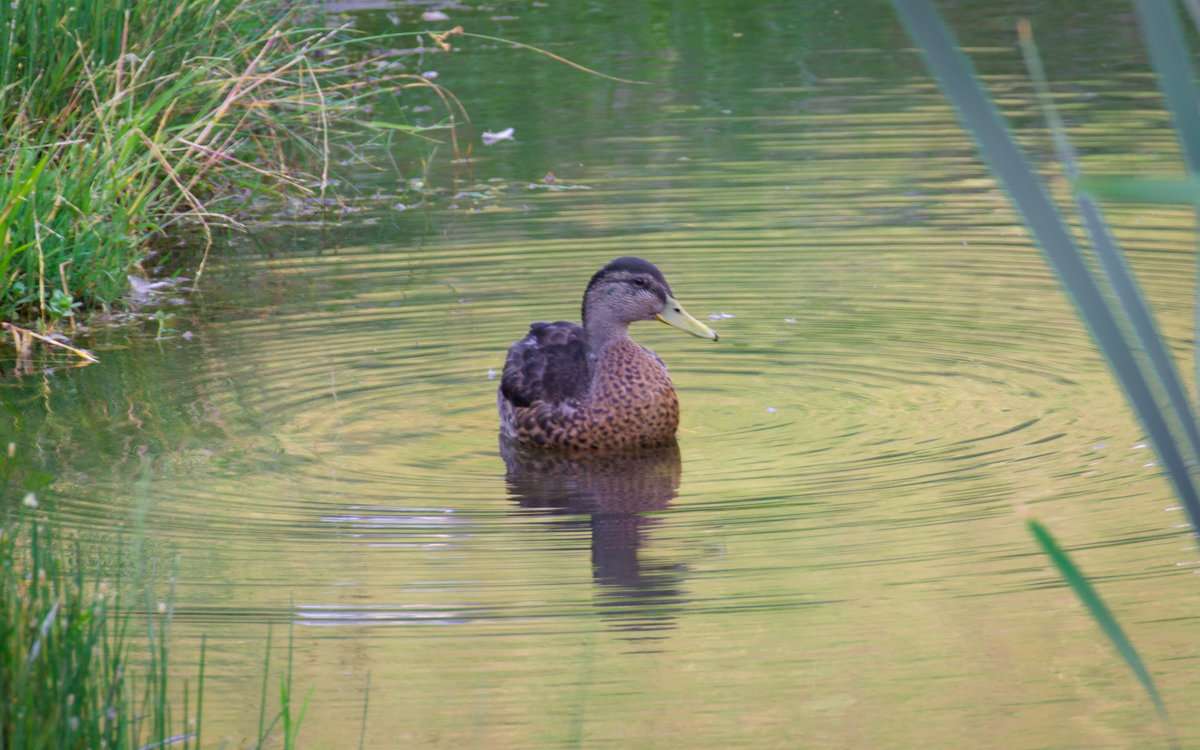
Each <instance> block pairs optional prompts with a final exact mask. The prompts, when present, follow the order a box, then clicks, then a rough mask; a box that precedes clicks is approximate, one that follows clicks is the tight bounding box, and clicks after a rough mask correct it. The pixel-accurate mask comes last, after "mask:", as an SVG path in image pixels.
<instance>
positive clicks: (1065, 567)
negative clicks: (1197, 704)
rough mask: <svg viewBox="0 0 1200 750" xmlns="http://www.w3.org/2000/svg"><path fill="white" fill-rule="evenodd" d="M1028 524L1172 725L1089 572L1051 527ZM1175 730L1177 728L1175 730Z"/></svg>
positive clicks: (1030, 521)
mask: <svg viewBox="0 0 1200 750" xmlns="http://www.w3.org/2000/svg"><path fill="white" fill-rule="evenodd" d="M1025 525H1026V527H1027V528H1028V529H1029V533H1030V534H1033V538H1034V539H1035V540H1037V543H1038V546H1039V547H1041V548H1042V552H1044V553H1046V556H1047V557H1049V558H1050V562H1052V563H1054V567H1055V568H1057V569H1058V572H1059V575H1061V576H1062V577H1063V580H1065V581H1066V582H1067V583H1068V584H1069V585H1070V586H1071V590H1072V591H1074V592H1075V596H1077V597H1079V601H1081V602H1082V603H1083V606H1085V607H1087V610H1088V614H1090V615H1091V616H1092V620H1093V621H1094V622H1095V623H1096V624H1097V625H1098V626H1100V629H1101V630H1103V631H1104V634H1105V635H1106V636H1108V640H1109V642H1111V643H1112V645H1113V648H1115V649H1116V650H1117V653H1119V654H1120V655H1121V658H1123V659H1124V660H1125V663H1126V664H1127V665H1128V666H1129V668H1130V669H1131V670H1132V671H1133V673H1134V674H1135V675H1137V678H1138V682H1140V683H1142V689H1143V690H1145V691H1146V695H1147V696H1149V698H1150V702H1151V703H1153V704H1154V710H1155V711H1157V712H1158V717H1159V718H1160V719H1161V720H1162V722H1163V724H1165V725H1166V726H1167V727H1168V728H1170V727H1171V717H1170V716H1169V715H1168V714H1167V707H1166V705H1165V704H1164V703H1163V701H1162V697H1161V696H1160V695H1159V693H1158V688H1157V687H1156V686H1155V684H1154V678H1153V677H1152V676H1151V675H1150V672H1149V671H1148V670H1147V669H1146V665H1145V664H1144V663H1143V662H1142V658H1141V657H1140V656H1138V652H1137V649H1135V648H1134V647H1133V643H1132V642H1130V640H1129V638H1128V637H1127V636H1126V635H1125V631H1124V630H1122V629H1121V625H1120V623H1118V622H1117V620H1116V618H1115V617H1113V615H1112V612H1111V611H1110V610H1109V609H1108V607H1107V606H1106V605H1105V604H1104V601H1103V600H1102V599H1101V598H1100V595H1099V594H1098V593H1097V592H1096V589H1094V588H1092V584H1091V583H1089V582H1088V579H1087V576H1085V575H1084V574H1083V571H1081V570H1080V569H1079V568H1078V567H1077V566H1076V565H1075V563H1074V562H1072V560H1071V558H1070V556H1068V555H1067V553H1066V550H1064V549H1063V548H1062V547H1060V546H1059V545H1058V541H1057V540H1055V538H1054V535H1053V534H1051V533H1050V530H1049V529H1047V528H1046V527H1045V526H1043V525H1042V523H1041V522H1040V521H1038V520H1037V519H1035V518H1028V519H1026V520H1025ZM1172 734H1173V731H1172Z"/></svg>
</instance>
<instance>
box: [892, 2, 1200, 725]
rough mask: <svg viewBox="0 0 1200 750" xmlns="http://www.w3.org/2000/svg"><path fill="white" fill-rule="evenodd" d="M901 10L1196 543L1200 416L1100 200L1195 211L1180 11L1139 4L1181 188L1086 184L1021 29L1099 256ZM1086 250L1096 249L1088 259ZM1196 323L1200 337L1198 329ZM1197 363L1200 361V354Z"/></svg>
mask: <svg viewBox="0 0 1200 750" xmlns="http://www.w3.org/2000/svg"><path fill="white" fill-rule="evenodd" d="M893 3H894V5H895V6H896V8H897V10H898V11H899V14H900V17H901V20H902V21H903V22H904V25H905V27H906V29H907V30H908V32H909V35H910V36H911V37H912V38H913V40H914V41H915V42H916V43H917V46H918V47H919V48H920V50H921V52H922V53H923V55H924V57H925V62H926V65H927V66H928V67H929V70H930V72H931V73H932V74H933V75H934V77H935V78H936V79H937V81H938V83H939V85H940V86H941V88H942V91H943V93H945V95H946V97H947V99H949V100H950V101H951V102H952V103H953V104H954V106H955V107H956V108H957V110H958V114H959V117H960V119H961V121H962V124H963V127H964V129H965V130H966V131H967V132H968V133H970V134H971V136H972V137H973V138H974V139H975V143H976V145H977V147H978V149H979V153H980V155H981V156H982V157H983V159H984V161H985V162H986V163H987V165H988V167H989V168H990V170H991V172H992V174H993V175H995V177H996V178H997V180H998V181H999V183H1000V184H1001V186H1002V187H1003V188H1004V189H1005V191H1006V192H1007V193H1008V195H1009V197H1010V199H1011V200H1012V202H1013V205H1014V206H1015V207H1016V209H1017V210H1018V212H1019V213H1020V215H1021V217H1022V218H1023V219H1024V221H1025V223H1026V225H1027V226H1028V227H1029V228H1030V230H1031V232H1032V234H1033V236H1034V237H1035V238H1036V240H1037V242H1038V245H1039V247H1040V248H1041V250H1042V253H1043V255H1044V256H1045V258H1046V261H1047V262H1048V264H1049V265H1050V267H1051V268H1052V269H1053V270H1054V272H1055V274H1056V275H1057V276H1058V279H1059V281H1060V282H1061V284H1062V286H1063V288H1064V289H1065V290H1066V291H1067V293H1068V295H1069V296H1070V298H1071V300H1072V302H1074V304H1075V306H1076V309H1077V311H1078V313H1079V316H1080V318H1081V319H1082V320H1083V321H1084V322H1085V323H1086V324H1087V326H1088V328H1089V330H1090V331H1091V333H1092V336H1093V338H1094V339H1095V341H1096V344H1097V346H1098V348H1099V349H1100V351H1101V352H1102V353H1103V354H1104V356H1105V358H1106V359H1107V360H1108V363H1109V366H1110V367H1111V369H1112V371H1113V374H1114V375H1115V377H1116V380H1117V382H1118V383H1119V384H1120V385H1121V387H1122V388H1123V390H1124V391H1125V395H1126V397H1127V399H1128V401H1129V403H1130V405H1131V406H1132V407H1133V411H1134V413H1135V414H1136V415H1137V417H1138V419H1139V420H1140V421H1141V423H1142V426H1143V427H1144V429H1145V430H1146V434H1147V435H1148V437H1149V438H1150V441H1151V442H1152V443H1153V445H1154V448H1155V450H1156V452H1157V453H1158V455H1159V458H1160V459H1161V460H1162V465H1163V470H1164V474H1165V476H1166V478H1167V480H1168V481H1169V482H1170V483H1171V485H1172V487H1173V488H1174V490H1175V493H1176V495H1177V497H1178V498H1179V500H1180V501H1181V503H1182V505H1183V508H1184V509H1185V511H1186V512H1187V514H1188V517H1189V519H1190V520H1191V523H1192V527H1193V531H1194V532H1195V533H1196V534H1198V535H1200V493H1198V491H1197V485H1196V480H1195V475H1194V472H1195V471H1196V469H1197V467H1198V466H1200V429H1198V427H1197V422H1196V417H1195V409H1194V408H1193V406H1192V403H1191V401H1190V399H1189V397H1188V395H1187V392H1186V389H1185V388H1184V386H1183V379H1182V378H1181V377H1180V376H1179V373H1178V371H1177V368H1176V366H1175V364H1174V362H1173V361H1172V359H1171V357H1170V354H1169V352H1168V350H1167V347H1166V345H1165V343H1164V342H1163V340H1162V336H1161V334H1160V333H1159V330H1158V326H1157V325H1156V323H1155V322H1154V317H1153V315H1152V313H1151V310H1150V308H1149V306H1148V304H1147V303H1146V301H1145V298H1144V297H1143V295H1142V293H1141V291H1140V289H1139V287H1138V284H1137V282H1136V280H1135V278H1134V276H1133V273H1132V272H1131V270H1130V269H1129V267H1128V265H1127V263H1126V262H1125V259H1124V256H1123V254H1122V253H1121V251H1120V248H1119V247H1118V246H1117V242H1116V240H1115V238H1114V236H1113V233H1112V231H1111V230H1110V228H1109V226H1108V224H1107V223H1106V221H1105V219H1104V216H1103V213H1102V212H1101V210H1100V207H1099V205H1098V204H1097V202H1096V200H1095V197H1096V195H1097V194H1098V195H1103V196H1104V197H1107V198H1110V199H1112V198H1117V199H1127V200H1138V201H1145V200H1160V201H1163V202H1169V203H1187V202H1189V201H1195V196H1196V192H1195V185H1196V181H1197V177H1196V175H1197V173H1198V172H1200V92H1198V90H1197V87H1196V85H1195V83H1194V78H1193V77H1194V71H1193V69H1192V66H1191V62H1190V59H1189V57H1188V54H1187V49H1186V44H1185V41H1184V37H1183V33H1182V22H1181V20H1180V18H1179V15H1178V13H1177V11H1176V8H1175V6H1174V4H1173V3H1169V2H1160V0H1135V1H1134V3H1133V4H1134V7H1135V8H1136V10H1137V13H1138V18H1139V22H1140V24H1141V28H1142V32H1143V35H1144V36H1145V38H1146V46H1147V48H1148V50H1149V53H1150V54H1149V56H1150V59H1151V61H1152V62H1153V64H1154V66H1155V69H1156V71H1157V72H1158V74H1159V83H1160V86H1161V88H1162V90H1163V94H1164V98H1165V100H1166V103H1167V107H1168V109H1169V110H1170V112H1171V116H1172V120H1173V122H1174V124H1175V127H1176V132H1177V133H1178V134H1179V137H1180V141H1181V144H1182V146H1183V152H1184V156H1185V159H1186V160H1187V163H1188V167H1189V173H1190V174H1189V176H1188V178H1187V179H1182V180H1181V179H1178V178H1172V179H1170V180H1162V179H1161V178H1151V179H1150V180H1146V179H1144V178H1143V179H1139V180H1137V181H1116V180H1111V179H1109V180H1101V181H1098V182H1097V181H1089V180H1087V179H1086V178H1085V177H1084V176H1083V175H1082V170H1081V169H1080V166H1079V164H1078V159H1077V157H1076V155H1075V152H1074V149H1073V148H1072V147H1071V145H1070V142H1069V139H1068V137H1067V133H1066V128H1065V126H1064V125H1063V123H1062V121H1061V119H1060V118H1059V116H1058V114H1057V111H1056V109H1055V107H1054V105H1053V99H1052V96H1051V94H1050V91H1049V85H1048V83H1047V82H1046V76H1045V73H1044V71H1043V70H1042V63H1041V60H1040V56H1039V55H1038V52H1037V48H1036V46H1035V45H1034V43H1033V35H1032V31H1031V29H1030V27H1029V25H1028V24H1027V23H1022V25H1021V34H1020V36H1021V46H1022V48H1023V52H1024V54H1025V57H1026V61H1027V64H1028V66H1029V69H1030V76H1031V79H1032V81H1033V83H1034V86H1035V89H1036V91H1037V95H1038V99H1039V102H1040V103H1041V106H1042V109H1043V111H1044V113H1045V115H1046V118H1047V121H1048V123H1049V125H1050V133H1051V136H1052V138H1053V140H1054V145H1055V150H1056V153H1057V155H1058V158H1059V161H1060V162H1061V163H1062V166H1063V170H1064V172H1065V173H1066V176H1067V178H1068V179H1069V180H1070V181H1071V182H1072V184H1073V185H1074V187H1075V207H1074V208H1075V212H1076V215H1077V217H1078V220H1079V223H1080V224H1081V225H1082V226H1083V227H1084V229H1085V230H1086V235H1087V239H1088V243H1089V245H1090V248H1085V246H1083V245H1081V244H1080V243H1079V242H1077V241H1076V239H1075V236H1074V235H1073V233H1072V232H1071V230H1070V228H1069V226H1068V224H1067V222H1066V221H1064V219H1063V218H1062V216H1061V215H1060V212H1059V209H1058V207H1057V206H1056V205H1055V203H1054V202H1053V200H1052V199H1051V198H1050V195H1049V192H1048V191H1047V190H1046V188H1045V186H1044V185H1043V183H1042V180H1041V179H1040V177H1039V176H1038V175H1037V173H1036V171H1035V170H1034V169H1033V168H1032V166H1031V165H1030V164H1029V162H1028V160H1027V159H1026V157H1025V154H1024V152H1023V151H1022V150H1021V149H1020V147H1019V146H1018V145H1017V143H1016V139H1015V138H1014V137H1013V135H1012V133H1011V132H1010V131H1009V129H1008V128H1007V126H1006V124H1005V123H1004V120H1003V118H1002V117H1001V116H1000V113H999V111H998V110H997V109H996V106H995V104H994V103H993V102H992V100H991V98H990V97H989V96H988V94H987V92H986V91H985V89H984V87H983V85H982V83H981V82H980V80H979V78H978V76H977V75H976V74H975V71H974V69H973V68H972V66H971V63H970V61H969V60H968V59H967V58H966V56H965V55H964V54H963V53H962V51H961V50H960V49H959V47H958V46H957V44H956V42H955V40H954V37H953V34H952V33H951V32H950V30H949V29H948V28H947V27H946V25H945V24H944V23H943V22H942V19H941V17H940V16H939V15H938V13H937V11H936V10H934V8H933V6H932V4H931V3H930V2H929V0H893ZM1189 7H1191V6H1189ZM1097 187H1099V189H1098V190H1097ZM1086 249H1090V251H1091V256H1090V257H1089V255H1087V254H1086V252H1085V250H1086ZM1093 261H1094V262H1093ZM1093 267H1096V268H1098V269H1099V273H1097V272H1095V271H1093V270H1092V268H1093ZM1198 313H1200V306H1198ZM1197 321H1198V326H1200V317H1198V318H1197ZM1198 333H1200V331H1198ZM1197 356H1198V357H1200V348H1198V350H1197ZM1027 526H1028V529H1029V531H1030V533H1031V535H1032V536H1033V537H1034V540H1035V542H1036V543H1037V545H1038V546H1039V547H1040V548H1041V550H1042V552H1043V553H1045V554H1046V556H1047V557H1048V558H1049V559H1050V562H1051V564H1052V565H1053V566H1054V567H1055V569H1056V570H1058V572H1059V575H1060V576H1061V577H1062V578H1063V580H1064V581H1065V582H1066V583H1067V584H1068V585H1069V586H1070V587H1071V588H1072V590H1073V591H1074V592H1075V594H1076V596H1077V597H1078V598H1079V600H1080V601H1081V602H1082V603H1083V604H1084V606H1085V607H1086V608H1087V611H1088V613H1089V615H1090V616H1091V617H1092V619H1093V621H1094V622H1095V623H1096V624H1097V626H1098V627H1099V628H1100V629H1101V631H1102V632H1103V633H1104V634H1105V636H1106V637H1107V638H1108V639H1109V641H1110V643H1112V645H1113V647H1114V648H1115V649H1116V651H1117V652H1118V653H1119V654H1120V655H1121V657H1122V658H1123V659H1124V660H1125V662H1126V664H1127V665H1128V666H1129V668H1130V671H1131V672H1132V673H1133V674H1134V675H1135V676H1136V677H1137V679H1138V681H1139V682H1140V683H1141V685H1142V688H1143V690H1144V691H1145V692H1146V694H1147V696H1148V697H1149V698H1150V701H1151V703H1152V704H1153V705H1154V707H1155V710H1156V711H1157V712H1158V715H1159V717H1160V719H1161V720H1162V722H1163V724H1164V725H1165V726H1166V727H1167V730H1168V736H1169V737H1170V738H1171V739H1170V740H1169V742H1171V744H1175V740H1174V739H1173V730H1172V729H1171V727H1170V721H1169V719H1168V714H1167V709H1166V705H1165V703H1164V702H1163V700H1162V698H1161V696H1160V695H1159V692H1158V689H1157V687H1156V686H1155V684H1154V680H1153V677H1152V676H1151V673H1150V671H1149V670H1148V669H1147V667H1146V666H1145V664H1144V663H1143V662H1142V660H1141V657H1140V656H1139V655H1138V653H1137V651H1136V649H1135V648H1134V646H1133V643H1132V641H1131V640H1130V639H1129V638H1128V637H1127V636H1126V634H1125V632H1124V630H1123V629H1122V628H1121V627H1120V625H1119V624H1118V623H1117V620H1116V617H1115V616H1114V615H1113V613H1112V612H1111V610H1109V608H1108V607H1107V606H1106V605H1105V604H1104V603H1103V600H1102V599H1101V598H1100V594H1099V592H1098V591H1096V589H1095V588H1094V587H1092V585H1091V584H1090V583H1089V582H1088V580H1087V578H1086V576H1085V575H1084V574H1083V573H1082V571H1080V570H1079V569H1078V568H1077V567H1076V566H1075V565H1074V563H1073V562H1072V561H1071V559H1070V557H1069V556H1068V554H1067V553H1066V551H1065V550H1064V549H1063V548H1062V547H1061V546H1060V545H1059V544H1058V542H1057V541H1056V540H1055V539H1054V537H1053V535H1052V534H1051V533H1050V531H1049V530H1048V529H1046V528H1045V526H1043V525H1042V524H1041V523H1040V522H1038V521H1037V520H1036V519H1029V520H1028V522H1027Z"/></svg>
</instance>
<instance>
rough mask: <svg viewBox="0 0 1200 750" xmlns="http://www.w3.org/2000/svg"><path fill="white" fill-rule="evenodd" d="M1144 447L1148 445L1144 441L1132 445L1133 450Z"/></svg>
mask: <svg viewBox="0 0 1200 750" xmlns="http://www.w3.org/2000/svg"><path fill="white" fill-rule="evenodd" d="M1146 447H1149V446H1147V445H1146V444H1145V443H1138V444H1137V445H1135V446H1133V450H1135V451H1140V450H1141V449H1142V448H1146Z"/></svg>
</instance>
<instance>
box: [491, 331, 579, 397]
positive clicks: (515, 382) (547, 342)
mask: <svg viewBox="0 0 1200 750" xmlns="http://www.w3.org/2000/svg"><path fill="white" fill-rule="evenodd" d="M590 381H591V372H590V368H589V365H588V356H587V344H586V339H585V338H584V333H583V326H581V325H579V324H578V323H570V322H568V321H565V320H560V321H558V322H557V323H545V322H539V323H534V324H532V325H531V326H529V334H528V335H527V336H526V337H525V338H523V339H521V340H520V341H518V342H516V343H515V344H513V345H512V347H511V348H509V350H508V359H507V360H505V362H504V376H503V378H502V379H501V381H500V393H501V394H502V395H503V396H504V398H505V399H507V400H508V401H509V402H510V403H511V404H512V405H513V406H516V407H518V408H524V407H527V406H530V405H531V404H533V403H534V402H535V401H545V402H547V403H553V404H557V403H561V402H563V401H566V400H568V399H572V398H578V397H580V396H582V395H584V394H585V393H586V392H587V389H588V384H589V383H590Z"/></svg>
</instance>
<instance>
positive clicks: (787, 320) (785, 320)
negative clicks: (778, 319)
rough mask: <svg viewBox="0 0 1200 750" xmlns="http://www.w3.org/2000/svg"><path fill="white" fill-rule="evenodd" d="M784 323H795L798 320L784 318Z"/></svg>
mask: <svg viewBox="0 0 1200 750" xmlns="http://www.w3.org/2000/svg"><path fill="white" fill-rule="evenodd" d="M783 322H784V323H795V322H796V319H795V318H784V319H783Z"/></svg>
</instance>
